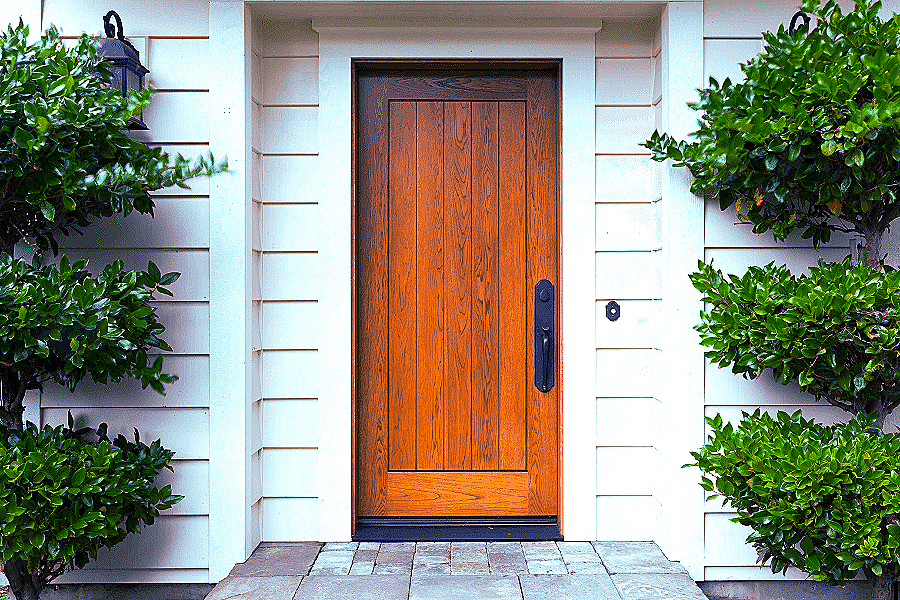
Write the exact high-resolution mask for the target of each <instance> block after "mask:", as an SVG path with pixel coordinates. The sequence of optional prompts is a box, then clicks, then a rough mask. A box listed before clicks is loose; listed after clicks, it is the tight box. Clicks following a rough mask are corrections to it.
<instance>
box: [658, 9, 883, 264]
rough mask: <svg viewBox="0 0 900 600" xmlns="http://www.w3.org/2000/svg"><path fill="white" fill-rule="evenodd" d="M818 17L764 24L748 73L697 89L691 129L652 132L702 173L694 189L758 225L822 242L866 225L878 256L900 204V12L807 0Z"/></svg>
mask: <svg viewBox="0 0 900 600" xmlns="http://www.w3.org/2000/svg"><path fill="white" fill-rule="evenodd" d="M802 8H803V10H805V11H806V12H808V13H810V14H812V15H814V16H815V17H817V18H818V21H816V20H815V19H814V20H813V22H812V24H811V27H812V25H814V27H812V28H811V29H809V30H807V28H806V27H801V28H800V30H799V31H795V32H794V33H789V32H788V31H786V30H785V29H784V27H783V26H782V27H781V28H779V30H778V32H776V33H770V32H767V33H764V34H763V37H764V40H765V47H764V49H763V51H762V53H761V54H760V55H758V56H756V57H754V58H753V59H751V60H749V61H747V63H746V64H743V65H741V69H742V70H743V72H744V75H745V80H744V81H743V82H741V83H733V82H731V81H730V80H729V79H725V80H724V81H723V82H722V84H721V85H720V84H719V83H718V82H717V81H716V80H715V79H713V78H710V86H709V87H707V88H705V89H702V90H699V91H700V100H699V102H696V103H693V104H691V105H690V106H691V107H692V108H694V109H696V110H698V111H702V117H701V120H700V129H699V130H697V131H696V132H694V133H693V134H691V135H692V137H694V138H695V139H694V140H693V141H677V140H675V139H673V138H672V137H671V136H669V135H668V134H659V133H658V132H654V133H653V136H652V137H651V138H650V139H649V140H648V141H647V142H645V143H644V144H643V145H645V146H646V147H647V148H649V149H650V150H651V151H653V152H654V155H655V156H654V157H655V159H656V160H666V159H672V161H673V164H674V165H675V166H686V167H687V168H688V169H690V171H691V173H692V174H693V175H694V178H695V179H694V182H693V185H692V188H691V189H692V191H693V192H695V193H697V194H700V195H704V196H706V197H708V198H712V199H715V200H717V201H718V203H719V206H720V207H721V208H722V210H725V209H726V208H728V207H730V206H736V207H737V212H738V216H739V218H740V219H741V220H742V221H745V222H747V223H752V224H753V231H754V233H765V232H767V231H771V232H772V233H773V234H774V236H775V238H776V239H784V238H785V236H787V235H788V234H789V233H791V232H792V231H793V230H795V229H799V230H800V231H802V236H803V237H804V238H811V239H812V241H813V242H814V243H816V244H818V243H819V242H822V241H828V240H829V239H830V237H831V233H832V232H834V231H848V232H855V233H858V234H860V235H861V236H862V237H863V238H865V240H866V245H867V259H868V261H869V262H870V264H875V262H877V261H878V260H880V259H882V258H883V256H881V255H880V254H875V253H876V252H878V251H879V247H880V241H881V234H882V232H883V231H884V230H885V229H886V228H887V226H888V225H889V224H890V223H891V221H893V220H894V219H896V218H897V217H898V216H900V197H898V182H900V17H898V16H897V15H894V16H893V17H892V18H891V19H889V20H887V21H882V19H881V18H880V17H879V16H878V12H879V10H880V9H881V2H879V1H876V2H873V3H871V4H869V3H868V2H867V1H866V0H856V7H855V9H854V10H853V11H852V12H850V13H848V14H846V15H844V14H842V12H841V9H840V7H839V6H838V5H837V3H836V2H835V1H834V0H828V1H827V2H825V3H824V4H823V5H820V4H819V0H805V1H804V3H803V7H802Z"/></svg>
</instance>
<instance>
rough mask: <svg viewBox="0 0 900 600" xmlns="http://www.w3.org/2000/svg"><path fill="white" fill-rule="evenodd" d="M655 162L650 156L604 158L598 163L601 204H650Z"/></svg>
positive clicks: (605, 156) (597, 185) (599, 200)
mask: <svg viewBox="0 0 900 600" xmlns="http://www.w3.org/2000/svg"><path fill="white" fill-rule="evenodd" d="M656 164H657V163H654V162H653V161H652V160H651V159H650V156H649V155H647V156H629V155H610V156H607V155H602V156H598V157H597V160H596V166H597V174H596V182H597V183H596V187H597V190H596V201H597V202H650V201H652V200H653V199H654V198H653V188H652V184H653V176H654V170H655V169H654V166H655V165H656Z"/></svg>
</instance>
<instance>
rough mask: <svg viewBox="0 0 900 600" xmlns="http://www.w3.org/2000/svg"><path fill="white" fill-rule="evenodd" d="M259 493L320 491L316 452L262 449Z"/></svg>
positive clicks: (269, 495) (302, 494)
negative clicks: (260, 491)
mask: <svg viewBox="0 0 900 600" xmlns="http://www.w3.org/2000/svg"><path fill="white" fill-rule="evenodd" d="M260 456H261V457H262V494H263V496H264V497H266V498H298V497H306V498H309V497H313V496H317V495H318V493H319V462H318V461H319V459H318V456H319V451H318V450H316V449H311V448H302V449H298V448H263V450H262V452H261V453H260Z"/></svg>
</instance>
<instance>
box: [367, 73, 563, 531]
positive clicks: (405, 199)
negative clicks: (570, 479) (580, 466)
mask: <svg viewBox="0 0 900 600" xmlns="http://www.w3.org/2000/svg"><path fill="white" fill-rule="evenodd" d="M518 73H522V72H521V71H520V72H518ZM518 73H517V75H515V76H514V77H513V78H512V79H517V78H519V75H518ZM423 75H424V79H425V81H423V82H420V83H419V84H417V83H416V80H417V79H423ZM452 75H453V77H455V78H456V79H453V78H451V79H452V81H451V80H450V79H447V78H446V76H448V72H446V71H439V72H437V73H436V74H435V73H427V72H424V73H417V72H409V73H405V74H402V76H401V75H398V74H397V73H388V72H382V73H369V74H364V75H363V76H361V77H360V78H359V105H358V107H359V113H358V115H359V120H358V129H357V134H358V138H357V139H358V141H357V143H358V146H357V149H356V151H357V163H356V169H357V172H356V181H357V193H358V196H357V206H356V214H357V235H356V244H357V246H356V261H357V271H356V273H357V281H356V290H357V323H356V324H357V336H358V337H357V365H356V369H357V381H356V391H357V404H356V405H357V413H356V422H357V425H358V430H357V444H358V448H357V457H358V462H357V507H358V514H359V515H360V516H377V515H475V514H497V515H499V514H544V515H546V514H558V512H557V508H558V495H557V494H558V489H559V486H558V451H559V443H558V439H559V423H560V419H559V393H558V390H559V385H558V382H559V370H557V373H556V380H557V386H556V387H555V388H554V389H553V390H552V391H551V392H550V393H547V394H544V393H541V392H538V391H537V389H536V388H535V387H534V383H533V377H534V373H533V369H534V331H533V310H534V307H533V289H534V285H535V284H536V283H537V281H539V280H540V279H543V278H546V279H549V280H550V281H551V282H553V283H554V285H556V286H557V293H558V291H559V278H558V267H559V265H558V251H559V241H558V227H557V225H558V216H557V211H558V188H557V186H558V171H559V163H558V143H559V137H558V135H559V134H558V96H557V87H556V86H557V78H556V75H555V74H552V73H549V72H529V73H522V77H521V78H519V79H522V80H523V81H524V82H525V83H524V84H522V85H523V89H520V90H516V89H515V88H516V86H518V85H519V83H516V82H515V81H513V82H512V84H509V85H507V83H504V82H503V81H502V80H503V79H504V77H505V75H503V74H499V73H495V74H484V75H483V76H482V75H478V76H477V77H476V79H478V78H480V79H481V80H482V81H480V82H479V83H477V84H473V85H472V86H471V87H469V88H468V89H467V91H463V92H460V91H459V90H456V91H454V89H453V88H454V87H455V86H457V83H458V82H460V81H462V80H463V79H465V78H463V79H459V78H458V76H459V74H457V73H454V74H452ZM429 77H431V79H430V80H429V79H428V78H429ZM434 77H437V79H434ZM442 77H444V80H443V81H438V80H440V79H441V78H442ZM492 77H493V78H495V79H496V81H493V82H492V81H491V78H492ZM473 81H474V79H473ZM520 83H521V82H520ZM417 85H418V88H417V87H416V86H417ZM466 85H468V84H465V85H461V86H460V87H461V88H465V87H466ZM479 86H480V88H481V89H476V88H478V87H479ZM410 90H411V91H410ZM416 90H418V91H416ZM435 90H439V91H435ZM479 94H481V95H480V96H479ZM491 94H496V96H497V97H494V98H491V97H490V96H491ZM504 94H505V96H504ZM412 100H416V101H412ZM464 100H476V101H475V102H468V101H464ZM392 107H393V108H392ZM389 199H390V203H389V201H388V200H389ZM389 248H390V249H389ZM557 306H559V299H558V298H557ZM556 331H557V332H558V331H559V318H558V315H557V323H556ZM554 341H555V347H554V352H555V353H556V355H557V358H558V350H559V341H560V340H559V339H558V335H557V336H556V339H555V340H554ZM389 350H390V352H389ZM410 357H411V358H410ZM557 364H558V360H557ZM388 377H390V382H388Z"/></svg>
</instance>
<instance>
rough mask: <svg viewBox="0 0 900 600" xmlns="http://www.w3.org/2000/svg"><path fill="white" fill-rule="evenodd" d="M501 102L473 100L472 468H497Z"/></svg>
mask: <svg viewBox="0 0 900 600" xmlns="http://www.w3.org/2000/svg"><path fill="white" fill-rule="evenodd" d="M497 109H498V106H497V103H496V102H474V103H472V292H471V293H472V351H471V352H472V469H475V470H478V469H481V470H496V469H498V465H499V460H498V449H497V443H498V440H499V436H498V435H497V431H498V422H499V414H498V408H499V405H498V400H497V397H498V395H499V393H500V389H499V387H500V386H499V378H500V372H499V356H498V354H499V352H498V348H497V339H498V337H499V321H498V314H497V304H498V295H499V290H498V284H499V281H498V279H499V277H498V269H497V267H498V265H497V254H498V252H497V244H498V236H499V227H500V223H499V202H498V195H497V188H498V181H497V178H498V170H499V164H498V147H497V144H498V136H497Z"/></svg>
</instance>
